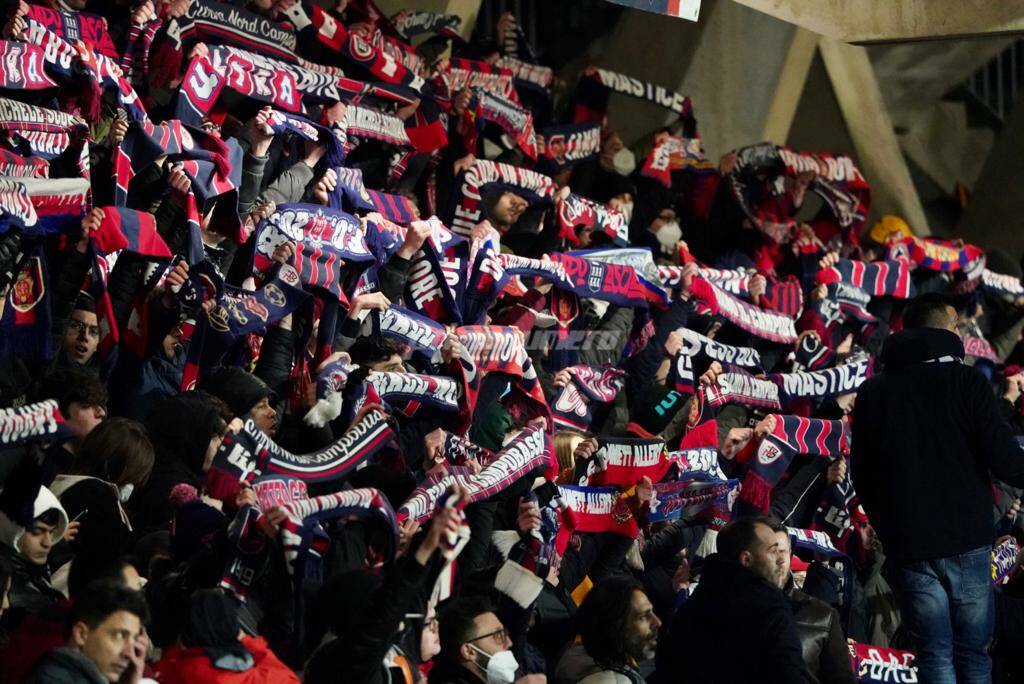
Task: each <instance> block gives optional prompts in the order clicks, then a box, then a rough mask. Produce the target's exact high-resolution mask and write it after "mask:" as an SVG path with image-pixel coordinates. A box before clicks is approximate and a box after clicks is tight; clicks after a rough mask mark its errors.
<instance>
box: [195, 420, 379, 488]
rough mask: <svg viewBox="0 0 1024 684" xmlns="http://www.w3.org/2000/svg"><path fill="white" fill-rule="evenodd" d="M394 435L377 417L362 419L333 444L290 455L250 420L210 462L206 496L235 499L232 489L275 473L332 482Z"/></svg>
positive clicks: (229, 437) (227, 437)
mask: <svg viewBox="0 0 1024 684" xmlns="http://www.w3.org/2000/svg"><path fill="white" fill-rule="evenodd" d="M394 435H395V433H394V432H392V430H391V428H390V427H388V424H387V418H386V417H385V416H384V415H383V414H381V413H380V412H379V411H372V412H370V413H368V414H366V415H365V416H364V417H363V418H362V419H361V420H360V421H359V422H358V423H356V424H355V425H353V426H352V427H350V428H349V429H348V430H347V431H346V432H345V434H343V435H342V436H341V437H340V438H338V439H337V440H335V442H334V443H333V444H331V445H330V446H327V447H325V448H324V449H320V450H319V451H313V452H310V453H308V454H293V453H291V452H289V451H286V450H285V449H283V448H281V447H280V446H278V445H277V443H275V442H274V441H273V440H272V439H270V437H268V436H267V435H266V434H265V433H264V432H263V431H261V430H260V429H259V428H258V427H256V423H254V422H253V421H252V419H251V418H249V419H247V420H246V421H245V424H244V425H243V426H242V429H240V430H239V431H238V432H236V433H233V434H230V433H229V434H228V435H227V436H225V437H224V442H223V443H222V444H221V446H220V448H219V449H218V450H217V454H216V455H215V456H214V459H213V465H212V466H211V468H210V474H209V476H208V477H207V490H208V491H211V492H217V493H211V494H210V495H211V496H214V497H218V496H222V495H224V494H227V495H230V496H234V493H235V490H237V483H238V482H239V481H242V480H245V481H248V482H252V481H253V480H254V479H256V478H257V477H259V476H261V475H263V474H264V473H266V474H273V473H278V474H281V475H288V476H290V477H296V478H299V479H300V480H304V481H306V482H333V481H335V480H339V479H341V478H343V477H345V476H346V475H347V474H348V473H350V472H351V471H352V470H353V469H354V468H355V467H356V466H358V465H359V464H360V463H362V462H363V461H365V460H366V459H368V458H369V457H370V456H372V455H373V454H375V453H376V452H377V451H378V450H379V449H380V448H381V447H383V446H384V445H385V444H387V443H388V442H389V441H390V440H391V439H392V438H393V437H394Z"/></svg>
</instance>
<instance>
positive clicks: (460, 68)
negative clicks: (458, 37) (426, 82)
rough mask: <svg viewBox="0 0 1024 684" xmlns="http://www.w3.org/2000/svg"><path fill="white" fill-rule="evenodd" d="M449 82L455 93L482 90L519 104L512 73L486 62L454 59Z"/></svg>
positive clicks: (451, 89)
mask: <svg viewBox="0 0 1024 684" xmlns="http://www.w3.org/2000/svg"><path fill="white" fill-rule="evenodd" d="M447 81H448V88H449V90H450V91H451V92H453V93H457V92H459V91H460V90H462V89H463V88H481V89H483V90H485V91H487V92H489V93H494V94H495V95H497V96H498V97H501V98H504V99H505V100H508V101H509V102H514V103H517V104H518V103H519V95H518V94H517V93H516V89H515V85H514V84H513V74H512V72H511V71H510V70H508V69H503V68H501V67H497V66H491V65H490V64H487V63H486V62H477V61H474V60H472V59H465V58H462V57H453V58H452V59H451V60H450V66H449V68H448V74H447Z"/></svg>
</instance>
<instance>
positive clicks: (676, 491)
mask: <svg viewBox="0 0 1024 684" xmlns="http://www.w3.org/2000/svg"><path fill="white" fill-rule="evenodd" d="M738 486H739V480H729V481H725V482H700V481H695V480H689V481H679V482H658V483H657V484H655V485H654V498H653V499H651V503H650V510H649V511H648V512H647V522H648V523H651V524H653V523H659V522H668V521H670V520H678V519H679V518H681V517H682V516H683V515H684V514H685V515H688V516H689V515H692V514H694V513H696V512H698V511H699V510H700V509H702V508H704V507H705V506H706V505H708V504H709V503H711V502H713V501H715V500H716V499H721V498H723V497H728V496H729V493H730V492H731V491H733V490H734V489H736V488H737V487H738Z"/></svg>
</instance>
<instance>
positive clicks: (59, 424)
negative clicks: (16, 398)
mask: <svg viewBox="0 0 1024 684" xmlns="http://www.w3.org/2000/svg"><path fill="white" fill-rule="evenodd" d="M72 436H73V435H72V433H71V428H70V426H68V424H67V423H65V422H64V416H63V415H62V414H61V412H60V409H59V408H57V401H56V400H55V399H47V400H46V401H40V402H37V403H35V404H26V405H25V406H21V407H19V408H5V409H0V445H2V446H3V447H4V448H9V447H12V446H15V445H19V444H25V443H27V442H30V441H34V440H46V441H52V442H60V441H64V440H67V439H71V437H72Z"/></svg>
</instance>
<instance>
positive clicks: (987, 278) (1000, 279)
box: [981, 268, 1024, 300]
mask: <svg viewBox="0 0 1024 684" xmlns="http://www.w3.org/2000/svg"><path fill="white" fill-rule="evenodd" d="M981 286H982V287H983V288H984V289H985V292H987V293H989V294H993V295H997V296H1001V297H1004V298H1007V299H1010V300H1017V299H1018V298H1019V297H1024V284H1022V283H1021V280H1020V278H1018V277H1016V276H1011V275H1005V274H1003V273H996V272H994V271H990V270H988V269H987V268H986V269H985V270H984V271H982V272H981Z"/></svg>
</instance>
